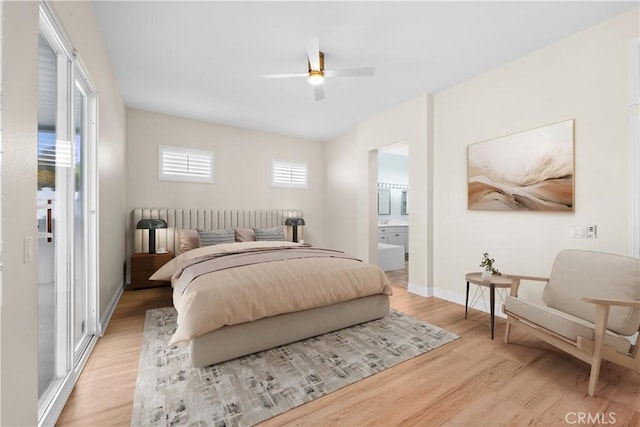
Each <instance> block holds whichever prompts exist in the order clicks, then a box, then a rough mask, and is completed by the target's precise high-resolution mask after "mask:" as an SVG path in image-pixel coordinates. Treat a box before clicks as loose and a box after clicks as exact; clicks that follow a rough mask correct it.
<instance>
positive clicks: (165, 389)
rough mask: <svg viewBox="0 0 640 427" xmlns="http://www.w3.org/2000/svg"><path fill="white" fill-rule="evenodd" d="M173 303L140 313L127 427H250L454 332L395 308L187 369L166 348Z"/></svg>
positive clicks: (180, 356)
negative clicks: (373, 317) (141, 319)
mask: <svg viewBox="0 0 640 427" xmlns="http://www.w3.org/2000/svg"><path fill="white" fill-rule="evenodd" d="M176 317H177V315H176V312H175V309H174V308H173V307H165V308H160V309H154V310H148V311H147V315H146V319H145V326H144V333H143V338H142V349H141V352H140V365H139V368H138V380H137V386H136V394H135V398H134V402H133V413H132V417H131V425H133V426H149V425H163V426H164V425H166V426H181V425H190V426H196V425H197V426H250V425H254V424H256V423H259V422H261V421H264V420H266V419H268V418H271V417H273V416H275V415H278V414H280V413H282V412H285V411H288V410H290V409H292V408H295V407H296V406H300V405H302V404H303V403H306V402H309V401H311V400H313V399H317V398H319V397H321V396H324V395H326V394H328V393H331V392H333V391H336V390H338V389H340V388H342V387H344V386H346V385H349V384H352V383H354V382H356V381H359V380H361V379H363V378H366V377H368V376H370V375H373V374H376V373H378V372H381V371H383V370H385V369H387V368H389V367H392V366H394V365H397V364H398V363H400V362H404V361H406V360H408V359H411V358H412V357H415V356H418V355H420V354H423V353H426V352H428V351H430V350H433V349H435V348H437V347H440V346H442V345H444V344H447V343H449V342H451V341H453V340H455V339H457V338H459V337H458V336H457V335H455V334H453V333H451V332H448V331H446V330H444V329H440V328H438V327H436V326H433V325H431V324H429V323H426V322H422V321H420V320H417V319H414V318H412V317H410V316H407V315H405V314H402V313H399V312H397V311H393V310H392V311H390V312H389V315H387V316H386V317H384V318H382V319H379V320H374V321H372V322H367V323H363V324H361V325H356V326H352V327H349V328H346V329H341V330H339V331H336V332H331V333H328V334H324V335H320V336H317V337H314V338H309V339H306V340H303V341H298V342H295V343H292V344H288V345H284V346H281V347H276V348H274V349H271V350H266V351H263V352H260V353H256V354H252V355H249V356H244V357H240V358H237V359H234V360H231V361H228V362H223V363H218V364H216V365H212V366H209V367H207V368H203V369H195V368H191V367H189V362H188V356H187V346H186V345H177V346H171V347H168V346H167V342H168V341H169V338H170V337H171V335H172V334H173V331H174V330H175V326H176Z"/></svg>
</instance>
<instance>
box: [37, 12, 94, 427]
mask: <svg viewBox="0 0 640 427" xmlns="http://www.w3.org/2000/svg"><path fill="white" fill-rule="evenodd" d="M63 40H64V39H63V38H62V36H61V34H60V32H59V31H58V30H57V28H56V27H55V25H53V24H52V18H51V16H50V15H47V13H46V10H41V33H40V37H39V40H38V43H39V79H38V92H39V106H38V184H37V189H36V193H37V204H38V217H37V222H38V310H39V319H38V326H39V329H38V346H39V347H38V400H39V410H38V415H39V420H40V422H41V423H42V422H43V419H44V417H46V416H47V414H49V413H51V411H52V408H55V406H56V405H58V407H60V408H61V404H60V402H59V401H60V400H61V399H60V397H61V395H62V394H63V393H61V391H62V390H63V389H65V388H69V383H70V382H73V381H74V379H73V375H74V373H75V372H76V368H77V367H78V365H79V363H80V361H81V359H82V358H83V356H86V354H85V353H86V350H87V346H88V344H89V342H90V339H91V337H92V336H93V335H94V334H95V329H96V322H95V316H92V314H95V304H92V298H91V297H92V296H95V271H92V270H95V260H94V259H93V257H94V256H95V247H96V230H95V218H94V217H95V194H92V193H95V191H91V189H92V188H95V187H94V184H93V183H94V182H95V181H94V180H95V162H94V161H92V155H94V153H95V92H94V91H93V89H92V87H91V84H90V83H89V81H88V79H87V78H86V75H85V73H84V72H83V69H82V67H81V65H80V64H79V63H77V60H76V59H75V58H74V55H73V54H72V52H70V50H69V49H68V47H67V46H65V43H64V41H63ZM93 301H95V298H94V299H93ZM72 385H73V384H71V386H72ZM53 412H56V410H53Z"/></svg>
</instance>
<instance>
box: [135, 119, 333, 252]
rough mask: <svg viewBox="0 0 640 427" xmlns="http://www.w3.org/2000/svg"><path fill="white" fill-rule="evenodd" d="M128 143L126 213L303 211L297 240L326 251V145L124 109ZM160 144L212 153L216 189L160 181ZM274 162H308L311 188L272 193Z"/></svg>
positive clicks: (278, 189) (282, 189)
mask: <svg viewBox="0 0 640 427" xmlns="http://www.w3.org/2000/svg"><path fill="white" fill-rule="evenodd" d="M127 141H128V144H127V158H128V169H127V171H128V173H127V182H128V187H127V210H128V211H129V212H131V211H132V210H133V209H134V208H138V207H169V208H180V207H183V208H202V209H204V208H208V209H286V208H295V209H301V210H302V211H303V212H304V217H305V222H306V225H305V226H304V227H303V228H302V229H301V230H302V231H301V233H302V235H301V236H300V238H304V240H305V241H308V242H310V243H313V244H316V245H322V243H323V242H322V239H323V212H322V201H323V194H324V169H323V157H324V155H323V148H322V143H319V142H315V141H308V140H304V139H299V138H293V137H288V136H282V135H276V134H271V133H265V132H258V131H253V130H249V129H241V128H236V127H232V126H224V125H219V124H215V123H207V122H202V121H198V120H191V119H185V118H181V117H176V116H170V115H166V114H160V113H154V112H149V111H142V110H135V109H128V110H127ZM159 145H171V146H178V147H188V148H194V149H201V150H210V151H213V152H214V156H215V159H214V162H215V166H214V175H215V183H214V184H200V183H185V182H170V181H159V180H158V146H159ZM273 159H276V160H285V161H292V162H301V163H307V164H308V165H309V188H308V189H307V190H301V189H285V188H273V187H272V186H271V161H272V160H273ZM129 227H131V224H129ZM299 232H300V231H299ZM129 239H130V240H131V239H132V237H131V236H130V238H129Z"/></svg>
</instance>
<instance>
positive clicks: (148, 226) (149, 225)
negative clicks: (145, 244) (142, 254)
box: [136, 219, 167, 254]
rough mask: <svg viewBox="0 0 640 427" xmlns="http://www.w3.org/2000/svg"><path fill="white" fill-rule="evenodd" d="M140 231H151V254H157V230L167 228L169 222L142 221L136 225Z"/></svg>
mask: <svg viewBox="0 0 640 427" xmlns="http://www.w3.org/2000/svg"><path fill="white" fill-rule="evenodd" d="M136 228H137V229H138V230H149V253H150V254H155V253H156V229H157V228H167V222H166V221H165V220H164V219H141V220H140V221H138V223H137V224H136Z"/></svg>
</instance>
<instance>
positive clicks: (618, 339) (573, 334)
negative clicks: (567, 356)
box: [504, 296, 631, 354]
mask: <svg viewBox="0 0 640 427" xmlns="http://www.w3.org/2000/svg"><path fill="white" fill-rule="evenodd" d="M504 305H505V308H506V310H507V311H510V312H511V313H513V314H515V315H516V316H518V317H522V318H523V319H525V320H527V321H529V322H532V323H535V324H536V325H539V326H542V327H543V328H546V329H549V330H550V331H553V332H555V333H556V334H558V335H562V336H563V337H565V338H568V339H570V340H572V341H576V340H577V339H578V337H579V336H580V337H584V338H588V339H590V340H593V339H594V332H593V330H594V327H595V325H594V324H593V323H591V322H588V321H586V320H584V319H581V318H579V317H576V316H572V315H570V314H567V313H564V312H562V311H558V310H555V309H553V308H551V307H548V306H546V305H545V304H544V302H542V301H531V300H525V299H522V298H515V297H512V296H508V297H507V298H506V299H505V303H504ZM604 343H605V345H606V346H609V347H612V348H613V349H615V351H617V352H618V353H622V354H628V352H629V348H630V347H631V341H630V338H627V337H624V336H621V335H618V334H616V333H613V332H611V331H609V330H608V331H607V333H606V335H605V338H604Z"/></svg>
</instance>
